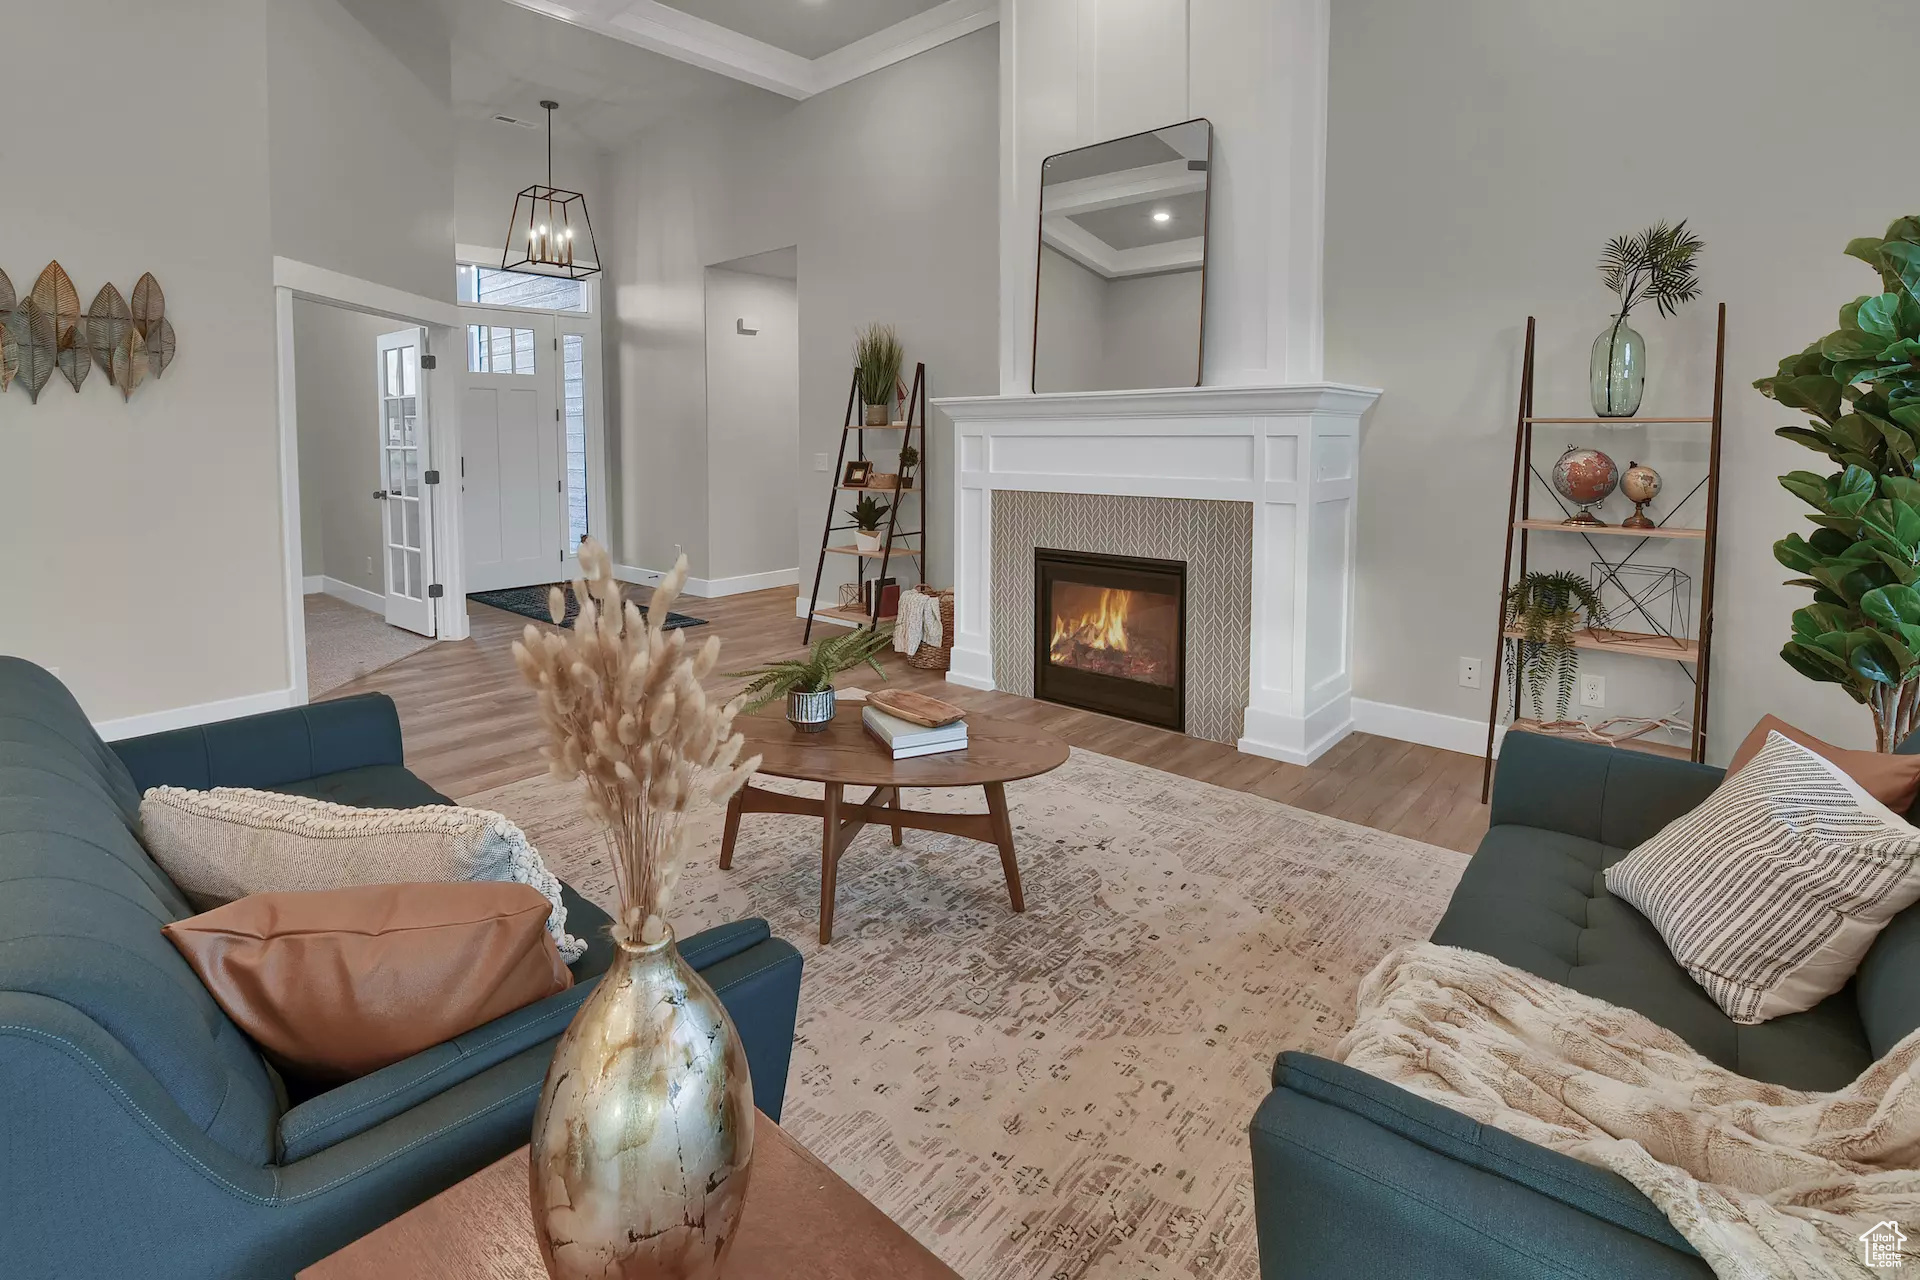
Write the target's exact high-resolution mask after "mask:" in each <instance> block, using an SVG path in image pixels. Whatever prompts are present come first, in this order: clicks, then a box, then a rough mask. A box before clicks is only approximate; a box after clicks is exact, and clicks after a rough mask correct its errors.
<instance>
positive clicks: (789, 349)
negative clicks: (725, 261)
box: [707, 267, 800, 578]
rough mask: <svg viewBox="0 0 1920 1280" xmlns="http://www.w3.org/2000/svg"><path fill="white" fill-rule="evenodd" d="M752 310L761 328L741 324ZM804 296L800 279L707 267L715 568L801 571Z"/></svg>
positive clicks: (718, 571) (711, 554) (726, 573)
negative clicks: (798, 506) (798, 515)
mask: <svg viewBox="0 0 1920 1280" xmlns="http://www.w3.org/2000/svg"><path fill="white" fill-rule="evenodd" d="M745 317H750V318H752V319H753V320H755V321H756V322H757V323H758V324H759V332H758V333H753V334H744V333H740V332H738V331H737V330H738V323H737V322H738V321H739V320H741V319H742V318H745ZM799 431H800V302H799V296H798V292H797V290H796V287H795V284H794V282H793V281H792V280H783V279H780V278H778V277H775V276H763V275H751V274H748V273H746V272H741V271H725V270H721V269H720V268H718V267H709V268H708V269H707V465H708V476H707V483H708V487H709V497H708V503H709V507H708V509H709V510H710V511H711V512H712V515H713V524H712V528H711V533H710V540H709V543H708V548H707V576H708V577H711V578H730V577H734V576H736V575H739V574H747V573H765V572H767V571H769V570H775V569H792V568H794V567H795V565H796V564H798V561H797V560H796V559H795V558H794V545H793V528H794V485H793V477H794V472H795V471H796V470H797V469H798V466H799V449H800V436H799Z"/></svg>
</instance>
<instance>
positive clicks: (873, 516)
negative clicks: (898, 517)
mask: <svg viewBox="0 0 1920 1280" xmlns="http://www.w3.org/2000/svg"><path fill="white" fill-rule="evenodd" d="M891 510H893V504H892V503H890V502H882V501H880V499H878V498H876V497H874V496H873V495H872V494H870V493H863V494H861V495H860V501H858V502H856V503H854V504H853V506H852V507H851V508H850V509H849V510H848V511H847V515H848V517H849V518H850V519H852V521H853V523H854V526H855V531H854V535H853V541H854V545H855V546H857V547H858V548H859V549H860V550H862V551H878V550H879V549H880V522H881V521H882V520H885V519H886V518H887V512H889V511H891Z"/></svg>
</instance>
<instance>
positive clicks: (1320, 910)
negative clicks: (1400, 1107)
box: [465, 750, 1466, 1280]
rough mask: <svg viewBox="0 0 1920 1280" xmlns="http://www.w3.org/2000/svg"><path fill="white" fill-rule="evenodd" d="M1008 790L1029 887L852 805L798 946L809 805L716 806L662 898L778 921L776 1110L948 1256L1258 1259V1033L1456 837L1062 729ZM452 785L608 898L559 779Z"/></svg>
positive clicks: (715, 913) (1267, 1055)
mask: <svg viewBox="0 0 1920 1280" xmlns="http://www.w3.org/2000/svg"><path fill="white" fill-rule="evenodd" d="M767 785H770V786H771V785H784V786H787V787H789V788H791V789H794V790H802V789H804V788H803V784H798V783H789V784H781V783H778V782H777V780H767ZM1007 792H1008V797H1009V800H1010V801H1011V802H1012V808H1013V820H1014V824H1015V828H1016V836H1017V839H1018V842H1019V849H1020V863H1021V870H1022V875H1023V879H1024V881H1025V886H1026V898H1027V912H1026V914H1025V915H1020V916H1016V915H1014V914H1013V913H1012V912H1011V911H1010V910H1009V909H1008V907H1007V896H1006V886H1005V883H1004V881H1003V880H1002V878H1001V874H1000V865H999V860H998V858H997V857H996V855H995V853H994V851H993V849H992V848H991V847H990V846H987V845H983V844H976V843H974V842H972V841H968V840H962V839H959V838H957V837H951V836H943V835H939V834H935V833H931V832H915V831H909V832H907V834H906V847H905V848H904V849H903V850H894V849H892V848H891V847H890V846H889V845H888V843H887V838H886V835H885V833H884V832H883V831H877V830H874V829H869V830H867V831H865V832H863V833H862V834H861V835H860V837H859V839H858V840H856V841H855V843H854V844H853V846H852V848H851V849H849V850H848V852H847V854H846V855H845V857H844V858H843V860H842V862H841V866H840V893H839V900H838V907H837V914H836V918H835V938H834V941H833V943H832V944H831V945H829V946H826V947H822V946H820V945H819V944H818V942H817V941H816V939H817V937H818V923H817V921H818V904H819V874H820V852H819V848H820V846H819V840H820V833H819V825H818V822H817V821H814V820H808V819H804V818H797V817H788V816H781V815H751V816H749V817H747V818H746V819H745V821H744V822H743V824H742V828H741V832H740V838H739V844H738V846H737V848H736V852H735V858H734V865H733V869H732V870H731V871H724V872H723V871H721V870H719V868H718V867H717V866H716V865H715V858H716V850H717V847H718V843H719V828H720V815H719V814H718V813H717V812H716V813H711V814H709V815H707V817H706V819H705V820H704V821H703V823H702V825H701V826H700V827H699V828H698V831H697V846H696V848H695V850H694V853H693V856H692V859H691V862H690V865H689V866H688V868H687V870H686V872H685V874H684V876H683V878H682V880H681V882H680V894H679V897H680V901H679V903H678V904H677V907H676V909H675V912H674V922H675V926H676V927H677V928H678V929H679V930H680V931H681V932H682V933H683V934H685V933H692V932H695V931H696V930H699V929H702V928H706V927H708V926H710V925H714V924H719V923H721V922H723V921H726V920H732V919H738V918H740V917H742V916H765V917H766V918H767V919H768V920H769V921H771V922H772V924H773V928H774V931H775V933H777V934H779V935H780V936H782V937H784V938H787V939H789V940H790V941H792V942H793V943H794V944H795V945H796V946H798V947H799V948H800V949H801V951H802V952H803V953H804V954H805V956H806V975H805V977H804V979H803V981H802V986H801V1005H800V1027H799V1034H798V1038H797V1040H796V1043H795V1045H794V1056H793V1067H792V1071H791V1074H790V1076H789V1078H788V1085H787V1097H786V1112H785V1116H784V1118H783V1120H782V1124H783V1127H785V1128H787V1129H789V1130H790V1131H791V1132H792V1133H793V1134H794V1135H795V1136H796V1137H798V1138H799V1139H800V1140H801V1141H802V1142H803V1143H805V1144H806V1146H807V1147H808V1148H809V1149H810V1150H812V1151H813V1152H814V1153H816V1154H817V1155H819V1156H820V1158H821V1159H823V1160H825V1161H826V1162H827V1163H828V1164H829V1165H831V1166H832V1167H833V1168H834V1169H835V1170H837V1171H838V1172H839V1173H840V1174H841V1175H842V1176H843V1177H845V1178H847V1179H848V1181H850V1182H852V1183H853V1184H854V1186H856V1187H858V1188H859V1189H860V1191H861V1192H862V1193H863V1194H865V1195H866V1196H867V1197H869V1198H870V1199H871V1200H873V1201H874V1203H876V1204H877V1205H879V1207H880V1208H881V1209H882V1210H884V1211H885V1212H886V1213H887V1214H888V1216H890V1217H892V1218H893V1219H894V1220H895V1221H897V1222H899V1223H901V1224H902V1225H903V1226H905V1227H906V1228H907V1229H908V1230H909V1231H911V1232H912V1233H913V1234H914V1235H915V1236H917V1237H918V1238H919V1239H920V1240H921V1241H922V1242H924V1243H925V1244H926V1245H927V1246H928V1247H929V1248H931V1249H932V1250H933V1251H934V1252H935V1253H937V1254H939V1255H940V1256H941V1258H943V1259H944V1260H945V1261H946V1262H947V1263H948V1264H949V1265H950V1266H952V1267H953V1268H954V1269H955V1270H957V1271H958V1272H959V1273H960V1274H961V1275H963V1276H965V1277H967V1280H1055V1278H1058V1280H1080V1278H1081V1277H1101V1278H1103V1280H1142V1278H1144V1277H1160V1276H1179V1277H1227V1278H1229V1280H1252V1278H1253V1277H1255V1276H1257V1274H1258V1269H1259V1268H1258V1259H1257V1253H1256V1249H1255V1243H1254V1228H1253V1217H1252V1213H1253V1200H1252V1190H1251V1185H1250V1174H1249V1158H1248V1153H1247V1138H1246V1126H1247V1121H1248V1120H1249V1119H1250V1118H1251V1117H1252V1115H1253V1111H1254V1108H1255V1107H1256V1106H1257V1105H1258V1103H1259V1101H1260V1099H1261V1098H1262V1097H1264V1096H1265V1095H1266V1092H1267V1075H1268V1071H1269V1069H1270V1068H1271V1066H1272V1062H1273V1057H1274V1055H1275V1054H1276V1053H1277V1052H1278V1051H1279V1050H1280V1049H1282V1048H1297V1049H1308V1050H1325V1049H1327V1048H1329V1047H1330V1046H1331V1045H1332V1044H1333V1043H1334V1041H1335V1040H1336V1039H1337V1038H1338V1037H1339V1035H1340V1034H1341V1033H1342V1032H1343V1031H1344V1030H1345V1028H1346V1026H1347V1023H1348V1019H1349V1018H1350V1016H1351V1014H1352V1009H1353V996H1354V989H1355V987H1356V986H1357V984H1358V982H1359V980H1360V978H1361V977H1363V976H1364V975H1365V974H1366V972H1367V971H1368V970H1369V969H1370V968H1371V967H1372V966H1373V964H1374V963H1375V962H1376V961H1377V960H1378V959H1379V958H1380V957H1381V956H1382V955H1384V954H1385V953H1386V952H1387V951H1388V950H1389V949H1390V948H1392V947H1393V946H1394V945H1396V944H1398V943H1400V942H1402V941H1406V940H1409V939H1415V938H1423V937H1425V936H1426V935H1427V933H1428V932H1429V931H1430V930H1431V929H1432V927H1433V925H1434V923H1435V921H1437V920H1438V919H1439V917H1440V914H1441V911H1442V910H1443V908H1444V907H1445V905H1446V901H1447V898H1448V896H1449V895H1450V894H1451V893H1452V891H1453V887H1454V884H1455V882H1456V881H1457V880H1458V879H1459V876H1460V872H1461V870H1462V868H1463V867H1464V866H1465V865H1466V855H1464V854H1460V853H1454V852H1451V851H1449V850H1446V849H1440V848H1435V847H1433V846H1430V845H1424V844H1420V843H1418V842H1416V841H1412V840H1407V839H1404V838H1402V837H1398V836H1393V835H1389V834H1386V833H1384V832H1380V831H1375V830H1372V829H1370V828H1366V827H1359V826H1354V825H1351V824H1348V823H1344V822H1338V821H1335V820H1333V819H1330V818H1323V817H1320V816H1318V815H1315V814H1311V813H1306V812H1304V811H1301V810H1298V809H1292V808H1288V807H1287V806H1285V805H1281V804H1277V803H1274V802H1272V801H1269V800H1264V799H1262V798H1260V797H1258V796H1253V795H1248V794H1245V793H1243V792H1238V791H1229V790H1226V789H1224V788H1220V787H1215V786H1211V785H1209V784H1207V783H1202V782H1194V781H1192V780H1189V779H1186V778H1181V777H1177V776H1175V775H1173V774H1168V773H1162V772H1160V771H1158V770H1155V769H1150V768H1147V767H1145V766H1142V765H1135V764H1130V763H1127V762H1125V761H1121V760H1115V759H1111V758H1108V757H1106V756H1100V755H1096V754H1093V753H1091V752H1086V751H1078V750H1076V751H1075V752H1074V753H1073V757H1072V759H1071V760H1070V761H1069V762H1068V763H1067V764H1066V765H1065V766H1063V767H1062V768H1061V769H1059V770H1057V771H1056V772H1054V773H1052V774H1049V775H1046V776H1045V777H1041V778H1035V779H1032V780H1030V781H1027V782H1021V783H1014V784H1011V785H1009V787H1008V788H1007ZM465 803H468V804H472V805H477V806H479V807H483V808H488V809H496V810H499V811H500V812H502V813H505V814H507V815H508V816H509V817H511V818H513V819H514V820H515V821H516V822H518V823H520V824H521V825H522V826H523V827H525V828H526V830H527V831H528V833H529V834H530V835H531V836H532V838H533V840H534V841H535V843H536V844H537V845H538V846H539V847H540V849H541V851H542V852H543V854H544V855H545V857H546V860H547V863H548V865H549V866H550V867H551V868H552V869H553V870H554V871H555V872H557V873H558V874H559V875H560V876H561V877H562V878H563V879H566V880H568V881H570V882H571V883H573V884H574V885H575V886H576V887H578V888H579V889H580V890H581V891H582V892H583V893H585V894H586V895H587V896H588V897H590V898H593V899H594V900H595V901H597V902H600V903H601V904H603V905H611V901H612V885H611V876H610V874H609V872H608V869H607V864H606V860H605V855H604V836H603V834H602V833H601V832H600V831H599V830H598V829H597V828H596V826H595V825H594V824H593V823H592V821H591V820H589V819H588V818H587V817H586V816H585V814H584V813H583V812H581V810H580V808H579V805H578V803H577V800H576V796H575V792H574V788H573V785H572V784H561V783H557V782H555V781H553V780H551V779H549V778H545V777H541V778H534V779H529V780H527V781H525V782H520V783H515V784H513V785H510V786H506V787H500V788H496V789H494V790H491V791H487V792H483V793H481V794H479V795H476V796H470V797H467V799H466V800H465ZM907 803H908V804H909V805H911V806H915V807H921V808H939V809H948V810H958V809H974V808H978V807H979V806H980V800H979V796H978V793H977V792H975V793H972V794H965V793H959V792H951V791H946V792H923V791H916V792H910V793H909V794H908V798H907Z"/></svg>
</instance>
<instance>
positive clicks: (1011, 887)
mask: <svg viewBox="0 0 1920 1280" xmlns="http://www.w3.org/2000/svg"><path fill="white" fill-rule="evenodd" d="M983 789H984V790H985V791H986V793H987V814H988V815H989V816H990V817H991V818H992V819H993V839H994V842H995V843H996V844H998V845H999V846H1000V869H1001V870H1002V871H1004V872H1006V873H1007V896H1008V897H1009V898H1011V899H1013V909H1014V910H1015V911H1025V910H1026V909H1027V899H1026V895H1025V894H1023V893H1021V892H1020V864H1019V863H1018V862H1016V861H1014V857H1013V820H1012V819H1011V818H1009V817H1008V816H1007V787H1006V784H1005V783H1003V782H989V783H987V784H986V785H985V787H984V788H983Z"/></svg>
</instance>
